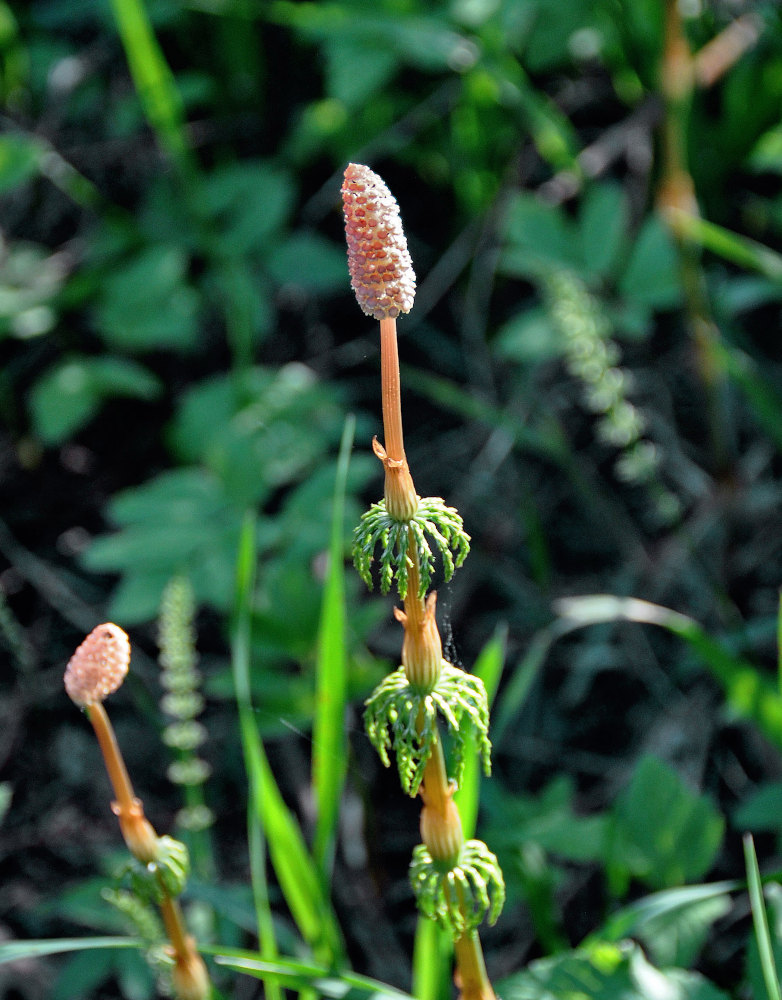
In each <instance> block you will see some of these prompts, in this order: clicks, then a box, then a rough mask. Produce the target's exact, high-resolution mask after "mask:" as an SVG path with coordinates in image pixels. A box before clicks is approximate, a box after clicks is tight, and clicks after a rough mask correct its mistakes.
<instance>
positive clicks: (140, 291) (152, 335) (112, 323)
mask: <svg viewBox="0 0 782 1000" xmlns="http://www.w3.org/2000/svg"><path fill="white" fill-rule="evenodd" d="M187 268H188V261H187V258H186V256H185V255H184V254H183V253H182V252H181V251H180V250H179V249H178V248H176V247H173V246H151V247H147V248H146V249H144V250H142V251H140V252H139V253H138V254H136V256H135V257H132V258H130V259H129V260H127V261H125V262H122V263H119V264H116V265H115V267H114V269H113V270H112V271H110V272H109V273H108V274H107V276H106V277H105V278H104V280H103V283H102V286H101V294H100V298H99V301H98V306H97V312H96V323H97V326H98V330H99V332H100V334H101V336H103V337H104V339H105V340H106V342H107V343H109V344H111V345H112V346H114V347H118V348H121V349H123V350H127V351H151V350H161V351H162V350H172V349H173V350H185V351H186V350H190V349H192V348H193V347H194V346H195V344H196V341H197V338H198V309H199V304H200V299H199V296H198V293H197V292H196V291H195V289H194V288H192V287H191V286H190V285H189V284H188V283H187Z"/></svg>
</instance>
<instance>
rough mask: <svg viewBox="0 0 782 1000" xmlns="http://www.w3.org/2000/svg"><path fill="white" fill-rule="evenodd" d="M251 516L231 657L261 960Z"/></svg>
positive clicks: (278, 996) (272, 954)
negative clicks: (252, 676)
mask: <svg viewBox="0 0 782 1000" xmlns="http://www.w3.org/2000/svg"><path fill="white" fill-rule="evenodd" d="M256 558H257V555H256V547H255V517H254V515H252V514H250V513H248V514H247V516H246V517H245V520H244V524H243V525H242V533H241V536H240V539H239V552H238V558H237V567H236V601H235V620H234V626H233V635H232V640H231V661H232V666H233V674H234V686H235V690H236V703H237V707H238V712H239V730H240V733H241V739H242V750H243V753H244V761H245V768H246V770H247V780H248V785H249V807H248V810H247V840H248V845H249V854H250V877H251V880H252V889H253V902H254V904H255V916H256V922H257V925H258V943H259V947H260V949H261V954H262V955H263V957H264V958H265V959H274V958H276V957H277V954H278V949H277V939H276V936H275V933H274V922H273V920H272V913H271V908H270V906H269V892H268V885H267V882H266V844H265V842H264V831H263V825H262V815H263V801H262V794H261V789H262V781H261V777H260V771H261V767H260V762H259V756H261V755H262V754H263V748H262V747H261V745H260V740H259V739H258V733H257V730H256V728H255V722H254V720H253V707H252V697H251V693H250V639H251V628H252V617H251V616H252V597H253V592H254V590H255V564H256ZM269 997H270V1000H282V992H281V990H280V989H279V987H278V986H276V985H275V984H270V986H269Z"/></svg>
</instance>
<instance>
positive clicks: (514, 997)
mask: <svg viewBox="0 0 782 1000" xmlns="http://www.w3.org/2000/svg"><path fill="white" fill-rule="evenodd" d="M498 985H499V989H500V991H501V993H502V996H503V997H506V998H507V1000H543V998H548V997H559V996H586V997H590V998H591V1000H619V998H622V1000H648V997H649V996H656V995H658V994H660V993H662V994H664V995H666V996H667V995H671V996H675V997H679V998H681V1000H725V998H726V996H727V994H725V993H723V992H722V990H719V989H717V987H716V986H713V985H712V984H711V983H710V982H709V981H708V979H706V978H705V977H704V976H702V975H700V973H697V972H686V971H684V970H683V969H657V968H655V967H654V966H653V965H651V964H650V963H649V962H648V961H647V960H646V958H645V956H644V954H643V951H642V950H641V949H640V948H639V947H638V946H637V945H634V944H629V943H626V944H622V945H617V944H607V943H604V942H601V941H596V942H594V943H592V944H590V945H588V946H587V947H584V948H581V949H577V950H575V951H572V952H565V953H564V954H562V955H556V956H553V957H551V958H544V959H539V960H538V961H535V962H532V963H530V966H529V968H527V969H525V970H524V971H523V972H520V973H518V974H517V975H514V976H512V977H510V978H509V979H505V980H503V981H502V982H501V983H500V984H498Z"/></svg>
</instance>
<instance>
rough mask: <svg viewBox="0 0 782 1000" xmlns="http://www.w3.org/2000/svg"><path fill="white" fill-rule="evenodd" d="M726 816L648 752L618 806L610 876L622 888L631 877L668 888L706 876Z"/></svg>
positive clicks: (611, 838) (617, 888)
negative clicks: (694, 792) (690, 789)
mask: <svg viewBox="0 0 782 1000" xmlns="http://www.w3.org/2000/svg"><path fill="white" fill-rule="evenodd" d="M724 825H725V821H724V819H723V817H722V816H721V815H720V814H719V813H718V812H717V810H716V809H715V808H714V806H713V805H712V804H711V802H709V800H708V799H707V798H706V797H705V796H702V795H695V794H693V793H692V792H691V791H689V790H688V789H687V788H686V786H685V785H684V784H683V782H682V781H681V779H680V778H679V777H678V776H677V775H676V773H675V772H674V771H672V770H671V769H670V768H669V767H667V766H666V765H665V764H663V763H662V762H661V761H659V760H657V759H656V758H654V757H644V758H643V759H642V760H641V762H640V763H639V765H638V767H637V769H636V771H635V774H634V775H633V779H632V781H631V782H630V785H629V786H628V787H627V789H625V791H624V792H623V793H622V795H620V797H619V799H618V800H617V803H616V805H615V807H614V810H613V816H612V823H611V828H610V831H609V856H608V858H607V864H608V876H609V880H610V881H611V883H612V888H613V890H614V891H615V892H617V893H618V894H623V893H624V892H625V891H626V887H627V880H628V878H632V877H634V878H638V879H641V880H642V881H643V882H644V883H646V884H647V885H649V886H650V887H651V888H654V889H662V888H667V887H671V886H675V885H680V884H682V883H683V882H688V881H694V880H696V879H699V878H701V877H702V876H703V875H704V874H705V873H706V872H707V871H708V870H709V869H710V868H711V866H712V864H713V863H714V860H715V858H716V855H717V852H718V851H719V848H720V844H721V842H722V836H723V831H724Z"/></svg>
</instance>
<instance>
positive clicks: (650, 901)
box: [590, 881, 741, 967]
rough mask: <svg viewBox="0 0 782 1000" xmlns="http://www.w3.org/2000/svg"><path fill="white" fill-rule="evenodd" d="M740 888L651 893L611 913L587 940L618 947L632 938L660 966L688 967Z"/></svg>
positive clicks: (714, 885) (731, 884) (722, 884)
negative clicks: (732, 894)
mask: <svg viewBox="0 0 782 1000" xmlns="http://www.w3.org/2000/svg"><path fill="white" fill-rule="evenodd" d="M740 888H741V883H740V882H739V881H731V882H713V883H710V884H707V885H688V886H682V887H677V888H675V889H665V890H663V891H662V892H656V893H652V894H651V895H649V896H644V897H642V898H641V899H640V900H638V901H637V902H635V903H631V904H630V905H629V906H626V907H623V908H622V909H621V910H619V911H618V912H616V913H613V914H612V915H611V916H610V917H609V919H608V920H607V921H606V923H605V924H604V925H603V926H602V927H601V928H600V929H599V930H598V931H596V932H595V933H594V934H593V935H591V937H590V939H591V938H594V939H595V940H598V941H601V940H602V941H616V942H617V943H618V942H621V941H623V940H624V939H626V938H628V937H632V938H635V939H637V940H639V941H641V943H642V944H643V945H644V947H645V948H646V949H647V950H648V953H649V955H650V956H651V957H652V959H653V960H654V961H655V962H656V963H658V964H659V965H662V966H682V967H684V966H690V965H692V963H693V962H694V961H695V959H696V958H697V955H698V953H699V952H700V949H701V947H702V945H703V942H704V940H705V938H706V935H707V934H708V931H709V929H710V927H711V926H712V925H713V923H714V921H715V920H718V919H719V918H720V917H722V916H724V915H725V914H726V913H727V912H728V911H729V910H730V909H731V907H732V905H733V903H732V900H731V896H730V894H731V893H733V892H735V891H736V890H738V889H740Z"/></svg>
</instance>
